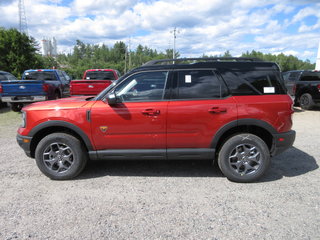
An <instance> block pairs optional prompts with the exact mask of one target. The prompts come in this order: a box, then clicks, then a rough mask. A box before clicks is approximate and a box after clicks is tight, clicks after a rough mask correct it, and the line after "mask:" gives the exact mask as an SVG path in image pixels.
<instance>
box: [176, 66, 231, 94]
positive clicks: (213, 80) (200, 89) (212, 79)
mask: <svg viewBox="0 0 320 240" xmlns="http://www.w3.org/2000/svg"><path fill="white" fill-rule="evenodd" d="M176 76H177V78H178V84H177V85H178V86H177V91H176V94H175V95H176V96H175V98H176V99H220V98H223V97H225V96H227V95H228V91H227V88H226V86H225V84H224V83H223V82H222V81H220V80H219V79H218V77H217V76H216V74H215V73H214V72H213V71H211V70H187V71H177V72H176Z"/></svg>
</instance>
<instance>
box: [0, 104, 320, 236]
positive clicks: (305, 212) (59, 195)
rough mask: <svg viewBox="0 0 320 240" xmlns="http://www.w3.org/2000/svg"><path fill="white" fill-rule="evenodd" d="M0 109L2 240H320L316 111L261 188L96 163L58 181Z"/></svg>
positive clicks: (197, 172)
mask: <svg viewBox="0 0 320 240" xmlns="http://www.w3.org/2000/svg"><path fill="white" fill-rule="evenodd" d="M19 124H20V117H19V114H17V113H13V112H10V111H9V110H8V109H1V110H0V179H1V184H0V239H290V240H291V239H320V209H319V205H320V204H319V203H320V201H319V199H320V198H319V196H320V195H319V192H320V188H319V184H320V181H319V163H320V151H319V146H320V110H319V109H318V110H314V111H301V110H299V109H296V112H295V114H294V129H295V130H296V131H297V138H296V141H295V144H294V147H293V148H291V149H290V150H288V151H287V152H285V153H283V154H281V155H279V156H277V157H274V158H273V161H272V165H271V168H270V170H269V172H268V174H267V175H266V176H265V177H264V178H263V179H262V180H261V181H260V182H257V183H251V184H239V183H233V182H230V181H228V180H227V179H226V178H225V177H223V176H222V174H221V172H220V171H219V169H218V168H217V167H213V166H211V164H210V162H207V161H203V162H202V161H201V162H196V161H195V162H192V161H185V162H182V161H174V162H169V161H149V162H148V161H121V162H117V161H109V162H94V163H90V164H89V165H88V166H87V167H86V169H85V171H84V173H83V174H81V175H80V176H79V177H78V178H77V179H76V180H73V181H52V180H49V179H48V178H46V177H45V176H44V175H42V174H41V173H40V171H39V170H38V168H37V167H36V164H35V162H34V160H32V159H30V158H28V157H27V156H26V155H25V154H24V152H23V151H22V149H20V147H18V145H17V143H16V140H15V135H16V130H17V127H18V125H19Z"/></svg>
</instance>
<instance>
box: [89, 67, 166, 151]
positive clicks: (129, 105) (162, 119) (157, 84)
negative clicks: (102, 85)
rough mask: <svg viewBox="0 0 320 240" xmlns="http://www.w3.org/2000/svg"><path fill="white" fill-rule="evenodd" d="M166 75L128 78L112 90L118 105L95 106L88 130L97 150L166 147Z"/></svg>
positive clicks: (148, 73)
mask: <svg viewBox="0 0 320 240" xmlns="http://www.w3.org/2000/svg"><path fill="white" fill-rule="evenodd" d="M167 76H168V72H167V71H153V72H152V71H151V72H144V73H137V74H134V75H131V76H130V77H128V78H127V79H126V80H125V81H123V82H122V83H120V84H119V85H118V86H117V87H116V88H115V90H114V93H115V94H116V96H117V98H118V99H120V100H121V102H119V103H118V104H115V105H113V106H110V105H108V103H107V102H106V101H97V102H96V103H95V104H94V106H93V107H92V109H91V129H92V137H93V141H94V144H95V146H96V149H97V150H110V149H163V150H164V149H165V148H166V118H167V105H168V101H164V100H163V95H164V92H165V85H166V80H167Z"/></svg>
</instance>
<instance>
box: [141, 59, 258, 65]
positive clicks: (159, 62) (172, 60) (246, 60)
mask: <svg viewBox="0 0 320 240" xmlns="http://www.w3.org/2000/svg"><path fill="white" fill-rule="evenodd" d="M225 61H228V62H229V61H233V62H262V61H263V60H261V59H259V58H245V57H213V58H175V59H158V60H151V61H149V62H146V63H145V64H143V66H152V65H156V64H165V63H169V64H177V62H191V63H196V62H225Z"/></svg>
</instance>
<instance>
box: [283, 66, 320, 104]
mask: <svg viewBox="0 0 320 240" xmlns="http://www.w3.org/2000/svg"><path fill="white" fill-rule="evenodd" d="M282 75H283V78H284V82H285V85H286V87H287V89H288V93H289V94H290V95H291V96H292V97H293V98H294V103H295V105H296V106H300V107H301V108H302V109H306V110H309V109H312V108H313V107H314V106H315V105H316V104H319V103H320V72H319V71H316V70H313V71H311V70H310V71H306V70H296V71H288V72H284V73H283V74H282Z"/></svg>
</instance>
